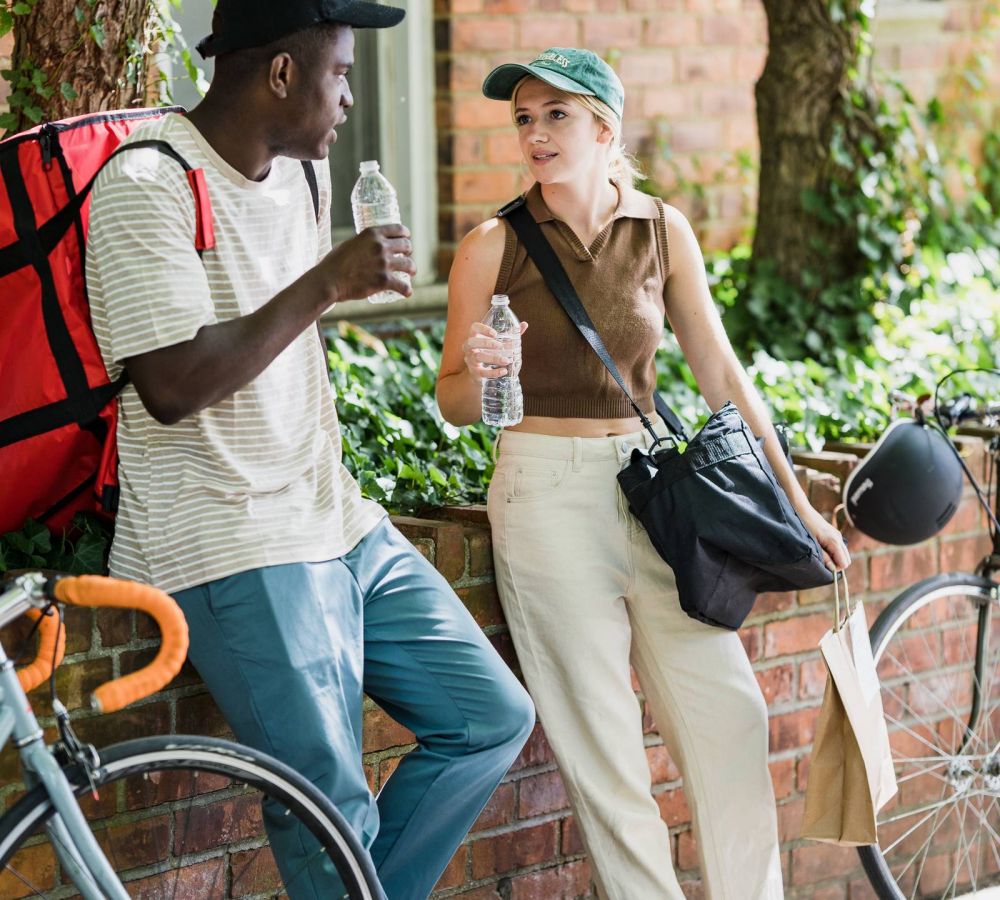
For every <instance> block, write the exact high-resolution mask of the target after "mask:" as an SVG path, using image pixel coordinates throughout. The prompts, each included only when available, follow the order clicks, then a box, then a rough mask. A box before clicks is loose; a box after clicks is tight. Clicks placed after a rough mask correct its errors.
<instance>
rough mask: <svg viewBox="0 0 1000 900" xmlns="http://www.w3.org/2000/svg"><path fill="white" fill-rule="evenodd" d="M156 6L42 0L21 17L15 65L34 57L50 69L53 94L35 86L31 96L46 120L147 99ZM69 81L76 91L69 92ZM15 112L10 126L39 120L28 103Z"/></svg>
mask: <svg viewBox="0 0 1000 900" xmlns="http://www.w3.org/2000/svg"><path fill="white" fill-rule="evenodd" d="M79 11H82V15H81V13H80V12H79ZM151 12H152V4H151V2H150V0H98V2H97V3H95V4H94V5H93V6H90V5H89V4H87V3H78V0H38V2H37V3H36V4H35V5H34V7H33V8H32V11H31V12H30V13H28V14H26V15H19V16H17V17H16V19H15V24H14V51H13V53H12V55H11V69H13V70H14V71H15V72H16V71H18V70H20V69H21V68H22V66H24V65H25V64H28V65H30V66H32V67H33V68H35V69H37V70H40V71H41V72H43V73H44V74H45V76H46V77H47V80H46V81H45V85H46V87H47V88H48V89H50V90H51V94H50V96H48V97H42V96H39V95H38V94H37V93H36V94H35V95H33V96H32V98H31V103H32V104H33V105H34V106H35V107H38V108H40V109H41V111H42V115H43V117H44V118H45V119H46V120H51V119H61V118H64V117H66V116H75V115H80V114H81V113H86V112H96V111H101V110H107V109H119V108H122V107H127V106H138V105H143V104H144V103H146V102H147V90H148V85H147V66H148V61H149V59H150V56H149V54H148V52H147V50H148V46H149V38H150V16H151ZM78 16H80V18H81V19H82V21H78ZM92 29H93V30H92ZM95 31H96V36H95V34H94V33H93V32H95ZM64 83H65V84H68V85H70V86H71V88H72V90H66V91H64V90H63V89H62V87H61V86H62V85H63V84H64ZM73 94H75V95H76V96H75V97H74V96H73ZM11 112H12V113H14V114H16V115H17V116H18V124H17V126H16V127H15V128H13V129H12V131H19V130H21V129H23V128H28V127H31V126H32V125H33V124H35V123H34V122H33V121H32V120H31V119H30V118H29V117H27V116H25V114H24V110H23V108H22V107H19V106H14V105H13V104H12V108H11Z"/></svg>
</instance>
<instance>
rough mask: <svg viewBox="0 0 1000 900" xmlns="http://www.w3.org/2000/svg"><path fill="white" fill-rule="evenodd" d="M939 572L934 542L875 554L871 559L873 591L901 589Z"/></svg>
mask: <svg viewBox="0 0 1000 900" xmlns="http://www.w3.org/2000/svg"><path fill="white" fill-rule="evenodd" d="M937 571H938V560H937V545H936V543H935V542H934V541H928V542H926V543H923V544H918V545H917V546H916V547H913V548H910V549H906V550H893V551H889V552H887V553H878V554H873V555H872V557H871V574H870V578H871V589H872V590H873V591H885V590H889V589H892V588H900V587H904V586H906V585H909V584H913V582H915V581H919V580H920V579H922V578H927V577H929V576H931V575H933V574H934V573H935V572H937Z"/></svg>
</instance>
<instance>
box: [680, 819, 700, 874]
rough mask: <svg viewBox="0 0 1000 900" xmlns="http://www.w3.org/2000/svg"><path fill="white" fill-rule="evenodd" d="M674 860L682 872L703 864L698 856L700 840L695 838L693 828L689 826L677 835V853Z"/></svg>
mask: <svg viewBox="0 0 1000 900" xmlns="http://www.w3.org/2000/svg"><path fill="white" fill-rule="evenodd" d="M674 861H675V864H676V866H677V868H678V869H679V870H680V871H682V872H684V871H688V870H691V869H697V868H698V867H699V865H700V864H701V860H700V859H699V857H698V842H697V841H696V840H695V836H694V831H693V830H692V829H690V828H689V829H687V831H682V832H680V833H679V834H678V835H677V855H676V856H675V858H674Z"/></svg>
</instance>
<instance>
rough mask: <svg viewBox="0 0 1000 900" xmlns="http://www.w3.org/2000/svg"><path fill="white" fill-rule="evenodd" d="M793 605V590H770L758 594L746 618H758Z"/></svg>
mask: <svg viewBox="0 0 1000 900" xmlns="http://www.w3.org/2000/svg"><path fill="white" fill-rule="evenodd" d="M794 605H795V591H772V592H770V593H767V594H758V595H757V600H756V602H755V603H754V605H753V610H751V612H750V616H749V617H748V618H752V619H759V618H763V617H765V616H770V615H771V614H772V613H776V612H783V611H784V610H786V609H791V608H792V607H793V606H794Z"/></svg>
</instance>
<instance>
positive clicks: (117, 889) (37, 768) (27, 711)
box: [0, 650, 128, 900]
mask: <svg viewBox="0 0 1000 900" xmlns="http://www.w3.org/2000/svg"><path fill="white" fill-rule="evenodd" d="M24 698H25V694H24V691H23V690H22V689H21V685H20V682H19V681H18V680H17V674H16V673H15V671H14V664H13V662H11V660H10V659H8V658H7V657H6V655H4V654H3V651H2V650H0V704H2V708H0V746H3V744H4V743H6V740H7V738H8V737H10V736H11V735H13V738H14V745H15V747H17V749H18V752H19V753H20V756H21V761H22V763H23V765H24V770H25V780H26V782H28V784H27V786H28V787H29V788H30V787H33V786H34V784H37V783H41V784H42V785H44V787H45V790H46V792H47V793H48V795H49V798H50V799H51V801H52V805H53V807H54V808H55V813H54V814H53V816H52V817H51V819H50V820H49V821H48V823H47V824H46V825H45V830H46V832H47V833H48V835H49V840H50V841H51V843H52V847H53V849H54V850H55V853H56V856H57V857H58V858H59V862H60V864H61V866H62V868H63V870H64V872H65V873H66V874H67V875H68V876H69V877H70V878H71V879H72V881H73V883H74V885H75V886H76V888H77V889H78V890H79V891H80V894H81V895H82V896H83V897H84V898H85V900H128V893H127V892H126V891H125V889H124V888H123V887H122V884H121V881H120V880H119V879H118V876H117V875H116V874H115V871H114V869H113V868H112V867H111V864H110V863H109V862H108V859H107V857H106V856H105V855H104V851H102V850H101V848H100V846H99V845H98V843H97V839H96V838H95V837H94V835H93V832H91V830H90V824H89V823H88V822H87V819H86V817H85V816H84V814H83V811H82V810H81V809H80V805H79V803H78V802H77V800H76V796H75V795H74V793H73V790H72V788H71V786H70V783H69V780H68V779H67V778H66V775H65V774H64V773H63V771H62V769H61V768H60V766H59V763H58V762H56V759H55V758H54V757H53V756H52V754H51V753H50V752H49V750H48V748H47V747H46V746H45V743H44V741H43V736H44V735H43V732H42V729H41V727H40V726H39V724H38V720H37V719H36V718H35V714H34V713H33V712H32V709H31V705H30V704H29V703H27V702H18V701H19V700H24Z"/></svg>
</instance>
